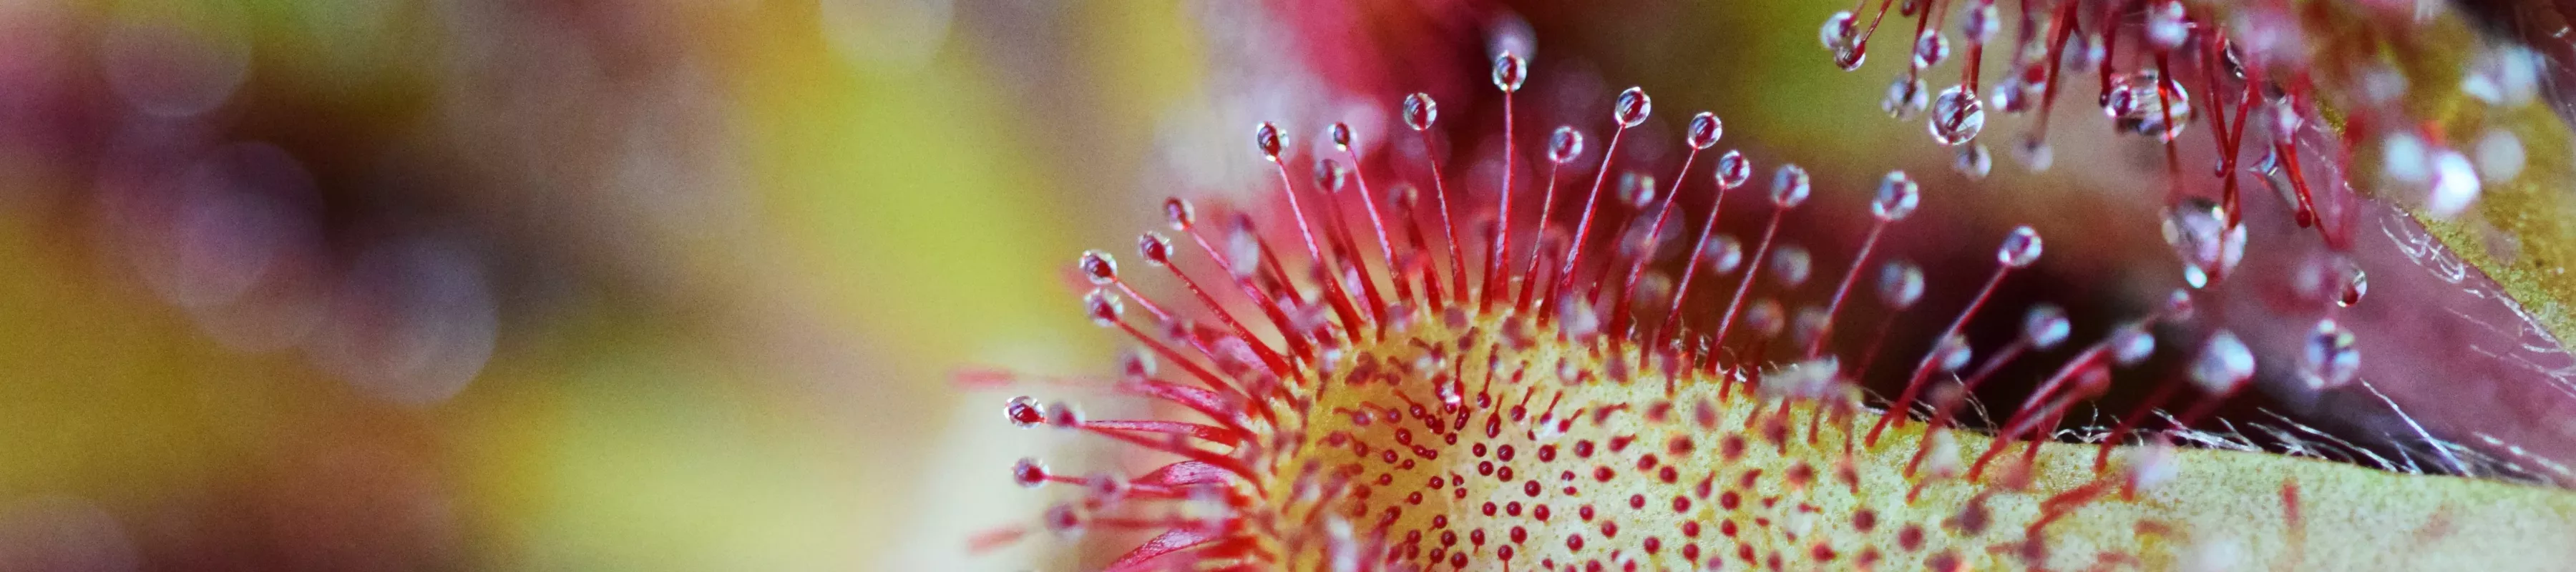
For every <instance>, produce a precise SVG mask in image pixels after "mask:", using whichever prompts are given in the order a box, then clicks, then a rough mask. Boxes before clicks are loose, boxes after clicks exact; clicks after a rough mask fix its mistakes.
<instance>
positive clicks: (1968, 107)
mask: <svg viewBox="0 0 2576 572" xmlns="http://www.w3.org/2000/svg"><path fill="white" fill-rule="evenodd" d="M1930 127H1931V131H1932V140H1933V141H1938V142H1940V143H1941V144H1942V145H1958V144H1960V143H1966V142H1968V141H1969V140H1973V139H1976V138H1977V133H1979V132H1982V131H1985V129H1986V104H1985V102H1981V101H1977V94H1976V92H1973V91H1969V90H1968V88H1967V86H1958V85H1954V86H1950V88H1949V89H1944V90H1941V95H1939V96H1935V97H1933V98H1932V118H1931V120H1930Z"/></svg>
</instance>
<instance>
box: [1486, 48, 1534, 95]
mask: <svg viewBox="0 0 2576 572" xmlns="http://www.w3.org/2000/svg"><path fill="white" fill-rule="evenodd" d="M1528 80H1529V60H1524V59H1521V57H1520V56H1519V55H1516V54H1513V53H1511V52H1503V55H1499V56H1494V87H1495V88H1496V89H1501V90H1503V92H1504V93H1510V92H1515V91H1520V90H1521V82H1523V81H1528Z"/></svg>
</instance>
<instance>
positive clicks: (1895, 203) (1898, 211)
mask: <svg viewBox="0 0 2576 572" xmlns="http://www.w3.org/2000/svg"><path fill="white" fill-rule="evenodd" d="M1922 202H1923V186H1922V185H1919V184H1916V183H1915V182H1914V179H1913V178H1912V177H1908V176H1906V175H1905V172H1904V171H1888V172H1887V177H1886V178H1884V179H1880V180H1879V182H1878V197H1877V198H1875V199H1872V200H1871V201H1870V203H1869V214H1870V216H1874V217H1877V218H1878V220H1881V221H1896V220H1901V219H1904V218H1905V217H1906V216H1907V215H1911V214H1914V208H1915V207H1916V206H1918V205H1920V204H1922Z"/></svg>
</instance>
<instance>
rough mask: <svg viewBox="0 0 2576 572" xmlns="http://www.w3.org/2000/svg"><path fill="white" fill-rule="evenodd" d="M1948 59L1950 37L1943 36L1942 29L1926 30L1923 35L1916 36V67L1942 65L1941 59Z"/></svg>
mask: <svg viewBox="0 0 2576 572" xmlns="http://www.w3.org/2000/svg"><path fill="white" fill-rule="evenodd" d="M1947 59H1950V39H1949V38H1947V37H1944V36H1942V35H1941V32H1940V31H1938V30H1924V31H1923V35H1921V36H1916V37H1915V38H1914V68H1915V69H1923V68H1928V67H1932V66H1937V65H1941V61H1942V60H1947Z"/></svg>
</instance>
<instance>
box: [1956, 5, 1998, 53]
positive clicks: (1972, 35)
mask: <svg viewBox="0 0 2576 572" xmlns="http://www.w3.org/2000/svg"><path fill="white" fill-rule="evenodd" d="M1960 16H1962V17H1963V18H1964V19H1963V20H1962V21H1961V22H1960V23H1959V34H1960V35H1962V36H1966V37H1967V39H1968V43H1970V44H1975V45H1980V46H1982V45H1986V44H1988V43H1992V42H1994V41H1995V31H1996V30H1997V29H2000V28H2002V27H2003V25H2002V17H2001V16H1999V15H1997V11H1996V10H1995V3H1994V2H1993V1H1991V0H1988V1H1985V2H1979V3H1977V5H1976V6H1974V7H1971V8H1968V10H1967V13H1965V14H1961V15H1960Z"/></svg>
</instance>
